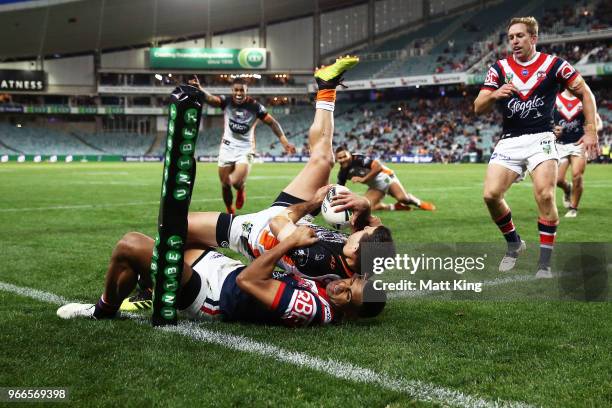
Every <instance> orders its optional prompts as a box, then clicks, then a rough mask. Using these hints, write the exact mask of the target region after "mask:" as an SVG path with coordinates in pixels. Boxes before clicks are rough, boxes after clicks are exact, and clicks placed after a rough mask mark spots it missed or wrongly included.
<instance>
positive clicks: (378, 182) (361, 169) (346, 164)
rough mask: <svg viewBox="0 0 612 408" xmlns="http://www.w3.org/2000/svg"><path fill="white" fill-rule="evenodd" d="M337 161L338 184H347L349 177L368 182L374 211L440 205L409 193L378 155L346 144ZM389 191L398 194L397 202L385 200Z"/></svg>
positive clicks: (356, 180)
mask: <svg viewBox="0 0 612 408" xmlns="http://www.w3.org/2000/svg"><path fill="white" fill-rule="evenodd" d="M336 161H337V162H338V163H340V171H339V172H338V184H340V185H342V186H344V185H345V184H346V181H347V180H351V181H352V182H353V183H362V184H365V185H367V186H368V187H369V188H368V191H366V193H365V197H366V198H367V199H368V200H370V205H371V206H372V210H373V211H376V210H391V211H393V210H405V211H410V210H411V209H412V207H410V206H411V205H414V206H417V207H419V208H420V209H422V210H427V211H434V210H435V209H436V206H435V205H433V204H432V203H430V202H427V201H422V200H420V199H419V198H416V197H415V196H413V195H412V194H409V193H407V192H406V190H405V189H404V186H402V183H401V182H400V181H399V179H398V178H397V177H396V176H395V173H394V172H393V170H391V169H390V168H388V167H386V166H384V165H383V164H382V163H381V162H380V161H378V160H376V159H372V158H370V157H367V156H364V155H362V154H351V152H349V151H348V149H347V148H346V147H344V146H340V147H338V148H337V149H336ZM387 194H389V195H390V196H391V197H393V198H395V199H396V200H397V202H396V203H395V204H384V203H381V201H382V199H383V198H384V197H385V195H387Z"/></svg>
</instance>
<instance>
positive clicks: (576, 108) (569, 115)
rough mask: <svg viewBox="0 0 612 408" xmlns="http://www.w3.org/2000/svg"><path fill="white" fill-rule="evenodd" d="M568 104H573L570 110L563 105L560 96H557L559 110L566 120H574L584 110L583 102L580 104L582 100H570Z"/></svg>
mask: <svg viewBox="0 0 612 408" xmlns="http://www.w3.org/2000/svg"><path fill="white" fill-rule="evenodd" d="M568 102H572V103H573V105H572V108H571V109H568V108H567V106H566V105H565V104H564V103H563V100H562V99H561V98H560V97H559V95H557V101H556V104H557V110H558V111H559V113H561V115H563V116H564V117H565V119H567V120H572V119H573V118H574V116H576V115H577V114H578V113H579V112H580V111H581V110H582V102H580V99H578V98H575V99H570V100H569V101H568Z"/></svg>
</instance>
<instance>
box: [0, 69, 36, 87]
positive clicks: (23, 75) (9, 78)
mask: <svg viewBox="0 0 612 408" xmlns="http://www.w3.org/2000/svg"><path fill="white" fill-rule="evenodd" d="M45 89H47V74H46V73H45V71H28V70H23V69H0V91H44V90H45Z"/></svg>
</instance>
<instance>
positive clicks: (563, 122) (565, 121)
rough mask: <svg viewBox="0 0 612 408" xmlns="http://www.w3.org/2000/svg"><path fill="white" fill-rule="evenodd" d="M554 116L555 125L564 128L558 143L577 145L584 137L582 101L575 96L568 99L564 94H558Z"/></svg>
mask: <svg viewBox="0 0 612 408" xmlns="http://www.w3.org/2000/svg"><path fill="white" fill-rule="evenodd" d="M554 115H555V116H554V117H555V125H559V126H561V127H563V130H562V132H561V136H559V137H558V138H557V143H561V144H569V143H576V142H577V141H578V140H580V138H581V137H582V136H584V113H583V112H582V102H580V99H578V98H576V97H573V96H572V97H569V98H566V97H565V96H563V94H558V95H557V101H556V103H555V112H554Z"/></svg>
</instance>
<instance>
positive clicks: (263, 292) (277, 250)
mask: <svg viewBox="0 0 612 408" xmlns="http://www.w3.org/2000/svg"><path fill="white" fill-rule="evenodd" d="M315 242H317V237H316V236H315V233H314V231H313V230H312V229H310V228H308V227H298V228H296V229H295V231H294V232H293V233H292V234H291V235H290V236H288V237H287V239H285V240H284V241H281V242H280V243H279V244H278V245H276V246H275V247H274V248H272V249H271V250H269V251H266V252H265V253H264V254H263V255H261V256H260V257H259V258H257V259H255V260H254V261H253V262H252V263H251V264H250V265H249V266H247V267H246V268H245V269H244V270H243V271H242V272H241V273H240V274H239V275H238V277H236V283H237V284H238V286H239V287H240V289H242V290H243V291H245V292H246V293H247V294H249V295H251V296H253V297H254V298H256V299H257V300H259V301H260V302H261V303H262V304H263V305H264V306H267V307H271V306H272V304H273V303H274V297H275V295H276V292H277V291H278V288H279V286H280V282H279V281H277V280H276V279H274V278H272V272H274V268H275V267H276V263H277V262H278V260H279V259H281V258H282V257H283V256H285V255H286V254H287V252H289V251H291V250H292V249H294V248H299V247H305V246H310V245H312V244H314V243H315Z"/></svg>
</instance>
